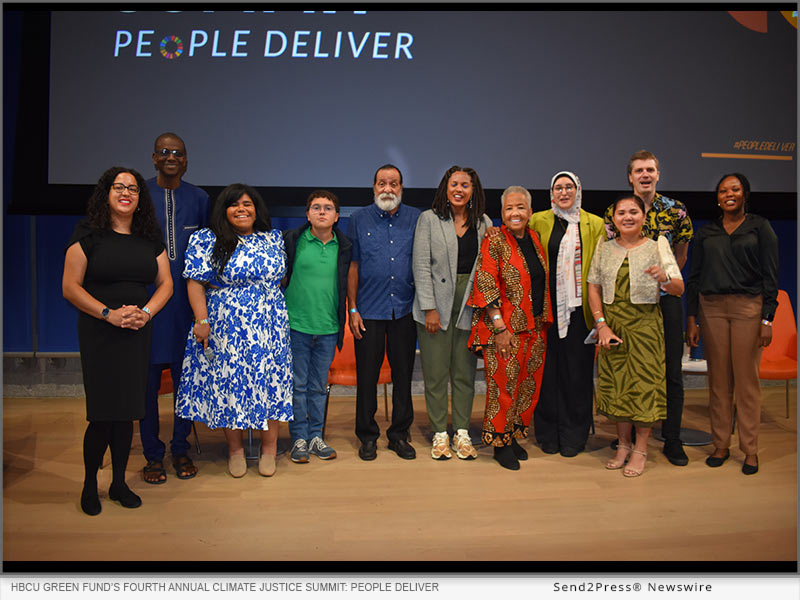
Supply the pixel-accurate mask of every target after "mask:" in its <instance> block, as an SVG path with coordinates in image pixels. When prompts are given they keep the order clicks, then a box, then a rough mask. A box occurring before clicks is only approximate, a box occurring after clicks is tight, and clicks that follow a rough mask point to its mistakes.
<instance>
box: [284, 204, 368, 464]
mask: <svg viewBox="0 0 800 600" xmlns="http://www.w3.org/2000/svg"><path fill="white" fill-rule="evenodd" d="M306 218H308V222H307V223H306V224H305V225H303V226H302V227H299V228H298V229H292V230H290V231H287V232H285V233H284V241H285V245H286V255H287V261H286V263H287V274H286V279H285V282H284V283H285V285H286V291H285V296H286V308H287V310H288V312H289V327H290V333H291V344H292V368H293V371H294V396H293V398H292V409H293V411H294V421H290V422H289V433H290V434H291V436H292V450H291V452H290V454H289V457H290V458H291V459H292V461H293V462H296V463H307V462H308V459H309V454H315V455H316V456H318V457H319V458H321V459H323V460H327V459H332V458H336V451H335V450H334V449H333V448H331V447H330V446H328V445H327V444H326V443H325V442H324V440H323V439H322V429H323V426H324V421H325V402H326V398H327V392H326V387H327V383H328V369H329V368H330V366H331V362H332V361H333V356H334V353H335V352H336V347H337V346H338V347H339V348H340V349H341V347H342V341H343V339H344V327H345V303H346V300H345V298H346V293H347V272H348V270H349V268H350V257H351V256H352V248H353V244H352V242H351V241H350V240H349V239H348V238H347V237H345V235H344V234H342V232H341V231H340V230H339V228H338V227H336V223H337V221H338V220H339V199H338V198H337V197H336V195H335V194H333V193H331V192H329V191H327V190H315V191H313V192H312V193H311V194H310V195H309V197H308V199H307V200H306Z"/></svg>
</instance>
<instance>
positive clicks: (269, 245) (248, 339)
mask: <svg viewBox="0 0 800 600" xmlns="http://www.w3.org/2000/svg"><path fill="white" fill-rule="evenodd" d="M215 241H216V236H215V235H214V234H213V233H212V232H211V230H210V229H201V230H199V231H196V232H195V233H193V234H192V236H191V238H190V239H189V246H188V248H187V249H186V262H185V268H184V271H183V277H184V278H186V279H194V280H195V281H200V282H203V283H209V284H210V286H208V287H207V288H206V304H207V305H208V318H209V323H210V325H211V334H210V336H209V346H210V347H211V349H212V350H213V352H214V356H213V358H212V359H211V360H210V361H209V360H208V359H207V358H206V356H205V354H204V352H203V345H202V344H200V343H198V342H197V341H196V340H195V337H194V335H193V332H192V329H191V328H190V329H189V333H188V336H187V340H186V350H185V352H184V358H183V368H182V371H181V381H180V386H179V388H178V397H177V401H176V405H175V412H176V414H177V415H178V416H180V417H183V418H185V419H190V420H192V421H200V422H202V423H205V424H206V425H208V427H210V428H212V429H216V428H218V427H227V428H230V429H260V430H266V429H267V421H268V420H276V421H290V420H292V351H291V347H290V345H289V319H288V315H287V313H286V303H285V301H284V298H283V292H282V291H281V289H280V282H281V279H282V278H283V276H284V274H285V273H286V252H285V251H284V246H283V236H282V235H281V232H280V231H277V230H274V229H273V230H272V231H256V232H254V233H252V234H250V235H247V236H240V238H239V245H238V246H237V247H236V250H235V251H234V253H233V255H232V256H231V258H230V260H229V261H228V264H227V265H225V269H224V270H223V272H222V276H221V277H220V276H219V275H218V274H217V272H216V269H214V268H213V267H212V266H211V262H210V259H211V252H212V250H213V249H214V242H215ZM212 286H216V287H212Z"/></svg>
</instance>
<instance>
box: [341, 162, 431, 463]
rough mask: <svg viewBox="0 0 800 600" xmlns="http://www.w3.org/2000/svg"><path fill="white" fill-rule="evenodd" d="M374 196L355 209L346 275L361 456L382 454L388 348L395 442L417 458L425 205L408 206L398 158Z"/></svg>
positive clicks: (383, 170)
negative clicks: (420, 222)
mask: <svg viewBox="0 0 800 600" xmlns="http://www.w3.org/2000/svg"><path fill="white" fill-rule="evenodd" d="M373 191H374V196H375V203H374V204H371V205H370V206H365V207H364V208H360V209H359V210H357V211H355V212H354V213H353V215H352V216H351V217H350V225H349V228H348V232H347V235H348V237H349V238H350V239H351V240H352V241H353V260H352V262H351V263H350V271H349V272H348V278H347V303H348V305H349V316H350V318H349V325H350V331H352V332H353V337H354V338H355V353H356V376H357V380H358V381H357V385H356V436H357V437H358V439H359V440H360V441H361V447H360V448H359V450H358V456H359V457H360V458H361V459H362V460H375V458H376V457H377V455H378V444H377V442H378V437H379V436H380V428H379V427H378V423H377V422H376V421H375V411H376V410H377V408H378V394H377V386H378V375H379V373H380V368H381V364H382V362H383V355H384V350H385V352H386V355H387V357H388V359H389V366H390V367H391V369H392V424H391V426H390V427H389V429H388V430H387V431H386V436H387V437H388V438H389V449H390V450H392V451H394V452H396V453H397V455H398V456H399V457H400V458H404V459H406V460H411V459H413V458H416V452H415V450H414V448H413V447H412V446H411V444H409V443H408V436H409V434H408V432H409V428H410V427H411V423H412V422H413V421H414V407H413V406H412V404H411V374H412V371H413V369H414V356H415V354H416V344H417V330H416V327H415V325H414V318H413V317H412V315H411V305H412V303H413V301H414V274H413V272H412V270H411V256H412V251H413V247H414V232H415V230H416V227H417V219H418V218H419V215H420V211H419V210H418V209H416V208H414V207H412V206H406V205H401V202H400V201H401V198H402V194H403V175H402V174H401V173H400V169H398V168H397V167H395V166H394V165H383V166H382V167H380V168H378V170H377V171H376V172H375V178H374V182H373Z"/></svg>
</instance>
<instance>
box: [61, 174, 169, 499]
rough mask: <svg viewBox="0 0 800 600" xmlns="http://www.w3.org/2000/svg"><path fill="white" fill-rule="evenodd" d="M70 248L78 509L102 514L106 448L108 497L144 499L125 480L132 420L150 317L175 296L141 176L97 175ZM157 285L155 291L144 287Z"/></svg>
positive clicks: (138, 410)
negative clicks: (81, 407) (100, 475)
mask: <svg viewBox="0 0 800 600" xmlns="http://www.w3.org/2000/svg"><path fill="white" fill-rule="evenodd" d="M86 212H87V216H88V218H87V219H86V220H84V221H81V222H80V223H78V225H76V227H75V231H74V233H73V234H72V238H71V239H70V241H69V244H68V245H67V250H66V258H65V260H64V278H63V281H62V290H63V293H64V298H66V299H67V300H68V301H69V302H71V303H72V304H74V305H75V307H76V308H77V309H78V310H79V311H80V312H79V313H78V344H79V346H80V350H81V364H82V368H83V385H84V388H85V391H86V419H87V421H89V426H88V427H87V428H86V434H85V436H84V439H83V462H84V468H85V478H84V483H83V492H82V493H81V508H82V509H83V512H85V513H86V514H88V515H96V514H98V513H99V512H100V499H99V497H98V494H97V470H98V469H99V468H100V466H101V464H102V462H103V455H104V454H105V451H106V447H108V446H110V447H111V466H112V471H113V478H112V483H111V487H110V488H109V490H108V497H109V498H111V499H112V500H118V501H119V502H120V503H121V504H122V506H125V507H127V508H136V507H138V506H140V505H141V504H142V500H141V498H139V496H137V495H136V494H134V493H133V492H132V491H131V489H130V488H129V487H128V485H127V484H126V483H125V468H126V466H127V464H128V456H129V455H130V450H131V439H132V437H133V421H134V420H135V419H141V418H142V417H144V410H145V386H146V384H147V367H148V362H149V359H150V335H151V328H150V324H149V322H150V319H151V318H152V317H153V316H154V315H155V314H156V313H158V311H159V310H161V309H162V308H163V306H164V305H165V304H166V303H167V300H169V298H170V296H171V295H172V278H171V277H170V274H169V261H168V259H167V253H166V251H165V249H164V245H163V243H162V241H161V231H160V229H159V226H158V222H157V221H156V218H155V213H154V210H153V203H152V201H151V200H150V195H149V193H148V191H147V186H146V185H145V181H144V179H143V178H142V176H141V175H140V174H139V173H137V172H136V171H134V170H133V169H126V168H123V167H112V168H110V169H109V170H108V171H106V172H105V173H103V175H102V176H101V177H100V179H99V180H98V182H97V185H96V186H95V189H94V192H93V193H92V196H91V197H90V198H89V202H88V204H87V211H86ZM153 283H155V292H154V293H153V294H152V296H151V295H150V294H149V293H148V290H147V286H148V285H150V284H153Z"/></svg>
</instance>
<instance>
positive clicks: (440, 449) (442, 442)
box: [431, 431, 453, 460]
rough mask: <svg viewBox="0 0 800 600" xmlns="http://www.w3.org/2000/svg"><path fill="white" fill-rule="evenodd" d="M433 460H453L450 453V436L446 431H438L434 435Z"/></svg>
mask: <svg viewBox="0 0 800 600" xmlns="http://www.w3.org/2000/svg"><path fill="white" fill-rule="evenodd" d="M431 458H433V459H434V460H447V459H448V458H453V455H452V453H451V452H450V436H448V435H447V432H446V431H438V432H436V433H434V434H433V446H432V447H431Z"/></svg>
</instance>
